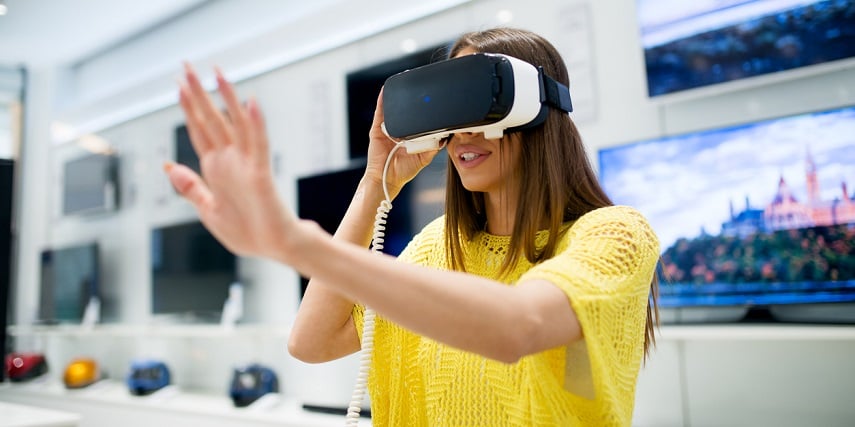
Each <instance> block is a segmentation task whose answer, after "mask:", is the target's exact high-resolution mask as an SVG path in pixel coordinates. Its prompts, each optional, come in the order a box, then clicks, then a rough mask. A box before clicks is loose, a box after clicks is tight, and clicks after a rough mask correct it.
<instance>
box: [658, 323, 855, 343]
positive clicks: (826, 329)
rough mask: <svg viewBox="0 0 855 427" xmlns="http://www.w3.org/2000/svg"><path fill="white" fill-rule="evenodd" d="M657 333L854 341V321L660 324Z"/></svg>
mask: <svg viewBox="0 0 855 427" xmlns="http://www.w3.org/2000/svg"><path fill="white" fill-rule="evenodd" d="M659 337H660V338H661V339H662V340H665V341H685V340H693V341H705V340H706V341H715V340H729V341H739V340H751V341H757V340H773V341H781V340H783V341H855V325H806V324H798V325H793V324H774V323H769V324H739V323H735V324H725V325H663V326H662V328H661V329H660V334H659Z"/></svg>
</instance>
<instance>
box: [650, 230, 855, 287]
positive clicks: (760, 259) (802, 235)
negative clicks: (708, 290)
mask: <svg viewBox="0 0 855 427" xmlns="http://www.w3.org/2000/svg"><path fill="white" fill-rule="evenodd" d="M662 269H663V273H664V275H665V279H666V280H667V281H668V282H672V283H685V284H689V283H691V284H698V285H702V284H708V283H730V284H738V283H770V284H771V283H781V282H836V281H846V280H855V223H850V224H843V225H835V226H823V227H813V228H802V229H791V230H778V231H775V232H770V233H754V234H751V235H748V236H746V237H738V236H721V235H719V236H710V235H701V236H699V237H696V238H692V239H687V238H681V239H678V240H677V241H676V242H675V243H674V244H673V245H672V246H671V247H669V248H668V249H667V250H666V251H665V252H664V253H663V254H662Z"/></svg>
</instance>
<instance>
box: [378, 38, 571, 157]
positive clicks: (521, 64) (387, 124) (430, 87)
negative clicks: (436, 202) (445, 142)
mask: <svg viewBox="0 0 855 427" xmlns="http://www.w3.org/2000/svg"><path fill="white" fill-rule="evenodd" d="M550 107H552V108H557V109H559V110H561V111H566V112H568V113H569V112H572V111H573V106H572V103H571V101H570V90H569V89H568V88H567V86H564V85H563V84H561V83H558V82H556V81H555V80H553V79H552V78H550V77H549V76H546V75H544V74H543V68H542V67H535V66H534V65H531V64H529V63H528V62H525V61H522V60H520V59H517V58H514V57H511V56H508V55H502V54H491V53H476V54H472V55H466V56H461V57H458V58H454V59H449V60H445V61H441V62H436V63H433V64H429V65H425V66H422V67H419V68H414V69H412V70H407V71H404V72H401V73H398V74H395V75H393V76H392V77H389V78H388V79H386V83H385V84H384V88H383V111H384V122H383V131H384V132H385V133H386V135H388V136H389V137H390V138H393V139H396V140H399V141H400V140H403V141H404V142H403V143H404V144H405V146H406V148H407V152H409V153H419V152H423V151H430V150H436V149H439V148H440V141H441V140H442V139H444V138H446V137H448V136H449V135H451V134H452V133H456V132H483V133H484V137H485V138H488V139H496V138H501V137H502V136H503V135H504V133H505V132H506V131H507V132H514V131H518V130H523V129H528V128H532V127H535V126H539V125H541V124H542V123H543V122H544V121H545V120H546V116H547V112H548V109H549V108H550Z"/></svg>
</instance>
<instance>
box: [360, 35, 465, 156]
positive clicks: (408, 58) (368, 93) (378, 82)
mask: <svg viewBox="0 0 855 427" xmlns="http://www.w3.org/2000/svg"><path fill="white" fill-rule="evenodd" d="M449 47H450V45H449V44H442V45H438V46H434V47H431V48H428V49H424V50H420V51H417V52H413V53H409V54H407V55H404V56H401V57H399V58H395V59H392V60H389V61H385V62H382V63H379V64H374V65H371V66H368V67H365V68H361V69H359V70H355V71H352V72H350V73H348V74H347V76H346V87H347V129H348V141H349V142H348V150H349V155H350V158H351V159H359V158H364V157H365V156H367V155H368V131H369V130H370V129H371V123H372V121H373V119H374V109H375V107H376V106H377V96H378V95H380V89H381V88H382V87H383V83H385V82H386V79H387V78H389V77H391V76H392V75H395V74H397V73H400V72H403V71H406V70H410V69H413V68H417V67H421V66H422V65H427V64H430V63H432V62H436V61H439V60H443V59H445V57H446V55H447V53H448V48H449Z"/></svg>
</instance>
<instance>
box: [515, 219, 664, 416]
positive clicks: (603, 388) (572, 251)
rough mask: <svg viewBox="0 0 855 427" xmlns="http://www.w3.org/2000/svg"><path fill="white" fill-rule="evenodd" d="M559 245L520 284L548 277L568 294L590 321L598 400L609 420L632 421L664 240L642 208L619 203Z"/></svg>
mask: <svg viewBox="0 0 855 427" xmlns="http://www.w3.org/2000/svg"><path fill="white" fill-rule="evenodd" d="M558 249H559V252H558V253H557V254H556V255H555V256H554V257H553V258H551V259H549V260H547V261H544V262H543V263H541V264H538V265H536V266H535V267H533V268H532V269H531V270H529V271H528V272H526V273H525V274H524V275H523V276H522V277H521V278H520V281H521V282H522V281H526V280H531V279H542V280H547V281H549V282H551V283H553V284H554V285H556V286H558V287H559V288H561V290H563V291H564V293H565V294H566V295H567V297H568V298H569V300H570V304H571V305H572V307H573V310H574V311H575V313H576V316H577V318H578V320H579V323H580V324H581V326H582V331H583V334H584V343H583V344H584V345H585V346H586V347H587V358H588V360H587V361H588V362H589V366H590V375H591V380H592V381H593V392H594V398H595V399H598V400H602V402H601V403H602V404H603V405H602V407H603V408H606V411H607V413H606V414H603V416H604V417H607V418H612V419H613V421H616V423H615V424H618V425H624V424H625V425H629V419H630V418H631V417H632V399H633V396H634V393H635V382H636V378H637V374H638V370H639V368H640V363H641V361H642V359H643V351H644V331H645V324H646V320H647V301H648V295H649V291H650V283H651V280H652V278H653V273H654V270H655V267H656V263H657V260H658V258H659V241H658V239H657V237H656V235H655V234H654V233H653V230H652V229H651V227H650V225H649V224H648V222H647V220H646V219H645V218H644V217H643V216H642V215H641V214H640V213H639V212H638V211H636V210H635V209H632V208H630V207H626V206H613V207H607V208H602V209H597V210H594V211H592V212H590V213H588V214H586V215H584V216H583V217H581V218H579V219H578V220H577V221H576V223H575V224H573V225H572V226H571V227H570V229H569V230H568V231H567V234H566V235H565V236H564V238H563V239H562V241H561V244H560V247H559V248H558ZM568 356H569V352H568ZM571 360H572V359H571V358H570V357H568V364H569V363H572V362H571ZM573 368H574V367H573V366H567V367H566V369H573ZM568 378H569V376H568ZM572 389H573V385H572V384H566V383H565V390H568V391H572ZM627 417H628V418H627ZM619 419H620V420H619Z"/></svg>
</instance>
